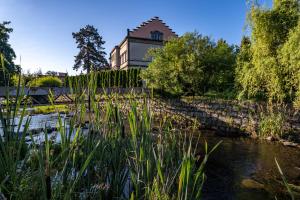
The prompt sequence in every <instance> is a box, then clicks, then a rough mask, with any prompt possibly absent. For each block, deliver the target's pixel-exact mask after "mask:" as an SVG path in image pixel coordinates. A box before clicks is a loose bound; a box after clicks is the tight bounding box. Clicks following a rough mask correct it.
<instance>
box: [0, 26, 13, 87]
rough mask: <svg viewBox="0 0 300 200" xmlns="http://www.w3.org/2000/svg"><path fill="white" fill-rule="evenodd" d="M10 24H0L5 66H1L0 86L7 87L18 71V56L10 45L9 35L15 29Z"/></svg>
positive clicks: (0, 41)
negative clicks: (15, 60) (16, 63)
mask: <svg viewBox="0 0 300 200" xmlns="http://www.w3.org/2000/svg"><path fill="white" fill-rule="evenodd" d="M9 24H10V22H7V21H5V22H2V23H0V55H2V56H3V61H4V63H3V64H4V66H2V64H0V85H6V84H7V83H8V82H9V80H10V77H12V75H13V74H14V73H15V72H16V71H17V67H16V65H15V64H14V61H13V60H14V59H15V58H16V54H15V52H14V50H13V48H12V47H11V45H10V44H9V34H10V33H12V32H13V29H12V28H10V27H9Z"/></svg>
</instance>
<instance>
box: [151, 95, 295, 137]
mask: <svg viewBox="0 0 300 200" xmlns="http://www.w3.org/2000/svg"><path fill="white" fill-rule="evenodd" d="M151 105H152V110H153V111H154V112H155V113H156V114H160V115H164V114H166V113H169V114H170V115H179V116H183V117H185V118H186V119H197V121H199V122H200V128H203V129H213V130H216V131H217V132H218V133H219V134H222V135H226V136H228V135H233V136H235V135H237V136H239V135H251V136H256V135H257V133H258V127H259V122H260V119H261V116H262V113H265V112H266V110H267V105H266V104H264V103H253V102H249V101H247V102H241V101H227V100H210V99H204V98H202V99H192V98H191V99H185V100H179V99H167V100H152V101H151ZM273 109H277V111H279V112H283V113H284V115H285V116H286V122H285V125H284V129H285V130H286V131H293V132H297V133H300V114H299V112H297V111H295V110H294V109H293V108H291V107H289V106H285V107H275V108H273Z"/></svg>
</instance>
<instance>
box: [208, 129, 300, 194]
mask: <svg viewBox="0 0 300 200" xmlns="http://www.w3.org/2000/svg"><path fill="white" fill-rule="evenodd" d="M204 140H205V141H207V142H208V144H209V146H213V145H214V144H216V143H217V142H218V141H220V140H223V142H222V144H221V145H220V146H219V147H218V149H217V150H216V151H215V152H214V153H213V154H212V155H211V157H210V158H209V162H208V164H207V166H206V174H207V181H206V183H205V187H204V191H203V195H204V196H203V197H204V199H205V200H214V199H224V200H227V199H228V200H229V199H239V200H240V199H241V200H250V199H251V200H252V199H274V197H275V196H277V197H278V199H286V196H285V195H284V193H285V188H284V187H282V185H281V184H280V183H281V178H280V175H279V172H278V169H277V168H276V164H275V161H274V158H275V157H276V158H277V159H278V161H279V163H280V165H281V167H282V169H283V171H284V173H285V175H286V176H287V178H288V180H289V182H290V183H294V184H298V185H300V170H299V167H300V160H299V158H300V151H299V150H298V149H296V148H291V147H284V146H282V145H281V144H278V143H270V142H265V141H258V140H253V139H247V138H221V137H218V136H214V134H213V133H211V132H209V133H205V134H203V141H204Z"/></svg>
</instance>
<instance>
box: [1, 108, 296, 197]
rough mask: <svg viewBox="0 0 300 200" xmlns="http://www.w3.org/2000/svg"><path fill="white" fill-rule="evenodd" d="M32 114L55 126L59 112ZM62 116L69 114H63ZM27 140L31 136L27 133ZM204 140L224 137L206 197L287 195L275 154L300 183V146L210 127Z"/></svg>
mask: <svg viewBox="0 0 300 200" xmlns="http://www.w3.org/2000/svg"><path fill="white" fill-rule="evenodd" d="M31 118H32V119H31V124H30V127H29V129H37V128H44V127H49V128H51V127H52V128H54V127H55V126H56V124H57V120H58V115H57V114H49V115H35V116H31ZM62 118H63V119H65V118H67V116H66V115H62ZM0 130H1V129H0ZM1 131H2V130H1ZM0 135H1V133H0ZM50 137H54V138H55V137H56V138H55V140H56V141H57V142H58V141H59V140H60V138H59V134H57V132H52V133H51V135H50ZM27 140H28V141H29V140H30V138H29V137H27ZM34 140H35V141H36V142H42V141H43V140H44V134H40V135H35V136H34ZM201 140H202V143H204V141H207V142H208V145H209V147H210V148H212V147H213V146H214V145H215V144H217V143H218V142H219V141H220V140H222V141H223V142H222V144H221V145H220V146H219V147H218V148H217V149H216V151H215V152H213V154H212V155H211V156H210V158H209V162H208V164H207V166H206V175H207V180H206V182H205V185H204V190H203V199H205V200H215V199H216V200H217V199H218V200H222V199H223V200H231V199H232V200H233V199H238V200H250V199H251V200H253V199H263V200H265V199H266V200H267V199H274V197H275V196H277V198H278V199H285V198H286V197H284V196H282V193H283V189H282V188H283V187H282V185H281V177H280V175H279V172H278V169H277V167H276V164H275V160H274V159H275V157H276V158H277V160H278V162H279V164H280V165H281V168H282V170H283V172H284V173H285V175H286V177H287V179H288V180H289V182H290V183H294V184H296V185H300V150H299V149H298V148H293V147H285V146H283V145H282V144H280V143H276V142H268V141H260V140H254V139H250V138H225V137H219V136H217V135H215V133H213V132H208V131H202V136H201Z"/></svg>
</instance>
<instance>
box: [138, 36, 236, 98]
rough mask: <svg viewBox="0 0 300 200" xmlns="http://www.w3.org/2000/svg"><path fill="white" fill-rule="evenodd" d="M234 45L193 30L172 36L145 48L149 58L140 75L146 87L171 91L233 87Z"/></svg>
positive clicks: (195, 92) (189, 92)
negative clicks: (165, 41) (161, 45)
mask: <svg viewBox="0 0 300 200" xmlns="http://www.w3.org/2000/svg"><path fill="white" fill-rule="evenodd" d="M236 53H237V49H236V48H235V46H232V45H229V44H227V43H226V41H224V40H222V39H220V40H219V41H218V42H216V43H215V42H214V41H213V40H211V39H210V38H209V37H205V36H202V35H200V34H198V33H197V32H194V33H186V34H184V35H183V36H182V37H179V38H173V39H172V40H171V41H169V42H168V43H166V45H165V46H164V47H163V48H155V49H151V50H150V51H149V56H151V57H152V58H153V60H152V62H151V63H150V64H149V67H148V68H147V69H146V70H144V71H142V73H141V77H142V78H143V79H144V80H145V81H146V83H147V86H148V87H152V88H154V89H159V90H163V91H165V92H167V93H170V94H173V95H203V94H204V93H206V92H207V91H209V90H214V91H217V92H223V91H225V90H226V89H229V88H230V89H233V86H234V68H235V63H236V62H235V60H236Z"/></svg>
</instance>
